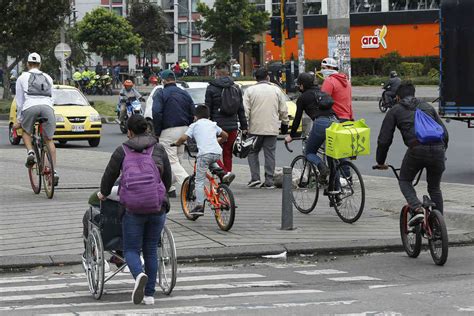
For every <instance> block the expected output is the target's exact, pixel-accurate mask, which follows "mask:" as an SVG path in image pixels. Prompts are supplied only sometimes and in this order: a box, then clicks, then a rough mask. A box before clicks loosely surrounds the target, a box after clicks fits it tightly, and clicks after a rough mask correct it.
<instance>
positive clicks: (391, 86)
mask: <svg viewBox="0 0 474 316" xmlns="http://www.w3.org/2000/svg"><path fill="white" fill-rule="evenodd" d="M401 83H402V79H400V77H399V76H398V74H397V72H396V71H395V70H392V71H390V79H389V80H388V82H387V83H386V84H385V85H384V86H383V88H382V89H384V90H385V93H384V102H385V104H390V103H392V100H393V99H394V98H395V93H396V92H397V89H398V87H399V86H400V84H401Z"/></svg>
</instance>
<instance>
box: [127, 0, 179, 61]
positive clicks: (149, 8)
mask: <svg viewBox="0 0 474 316" xmlns="http://www.w3.org/2000/svg"><path fill="white" fill-rule="evenodd" d="M128 21H129V22H130V24H132V26H133V31H134V32H135V33H137V34H138V35H140V37H141V38H142V39H143V42H142V45H141V49H142V51H143V54H144V56H150V57H151V58H150V59H151V60H152V59H153V54H154V53H166V50H167V48H168V46H169V44H170V40H169V37H168V36H167V35H166V30H167V28H168V26H167V21H166V18H165V13H164V11H163V9H161V8H160V7H159V6H157V5H156V4H154V3H150V1H149V0H145V1H143V2H133V3H132V5H131V8H130V14H129V16H128Z"/></svg>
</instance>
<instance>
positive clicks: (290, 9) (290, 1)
mask: <svg viewBox="0 0 474 316" xmlns="http://www.w3.org/2000/svg"><path fill="white" fill-rule="evenodd" d="M285 10H286V15H296V0H287V1H286V4H285ZM272 15H273V16H278V15H280V1H279V0H272Z"/></svg>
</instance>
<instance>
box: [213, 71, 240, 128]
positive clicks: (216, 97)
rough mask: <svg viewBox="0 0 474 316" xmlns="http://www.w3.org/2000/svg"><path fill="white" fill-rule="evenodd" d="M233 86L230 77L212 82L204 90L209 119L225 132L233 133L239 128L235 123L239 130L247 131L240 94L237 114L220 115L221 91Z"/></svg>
mask: <svg viewBox="0 0 474 316" xmlns="http://www.w3.org/2000/svg"><path fill="white" fill-rule="evenodd" d="M232 85H234V80H232V78H231V77H220V78H217V79H215V80H212V81H211V82H210V83H209V86H208V87H207V90H206V98H205V101H204V102H205V104H206V106H207V107H208V108H209V113H210V116H211V117H210V119H211V121H214V122H216V123H217V126H219V127H220V128H222V129H223V130H224V131H226V132H230V131H235V130H237V129H238V128H239V126H238V124H237V122H240V129H242V130H246V129H248V125H247V120H246V119H245V110H244V104H243V101H242V92H241V93H240V94H241V97H240V100H241V101H240V106H239V110H238V111H237V114H234V115H225V114H222V113H220V111H219V110H220V107H221V104H222V97H221V96H222V89H224V88H228V87H230V86H232Z"/></svg>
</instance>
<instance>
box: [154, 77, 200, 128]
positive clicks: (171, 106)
mask: <svg viewBox="0 0 474 316" xmlns="http://www.w3.org/2000/svg"><path fill="white" fill-rule="evenodd" d="M194 110H195V109H194V102H193V99H192V98H191V96H190V95H189V93H188V92H186V91H185V90H183V89H180V88H178V87H177V86H176V84H175V83H169V84H167V85H165V87H164V88H163V89H158V90H157V91H156V92H155V95H154V96H153V107H152V112H153V125H154V127H155V134H156V136H160V135H161V131H163V130H164V129H167V128H171V127H178V126H189V125H191V123H192V122H193V120H194Z"/></svg>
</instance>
